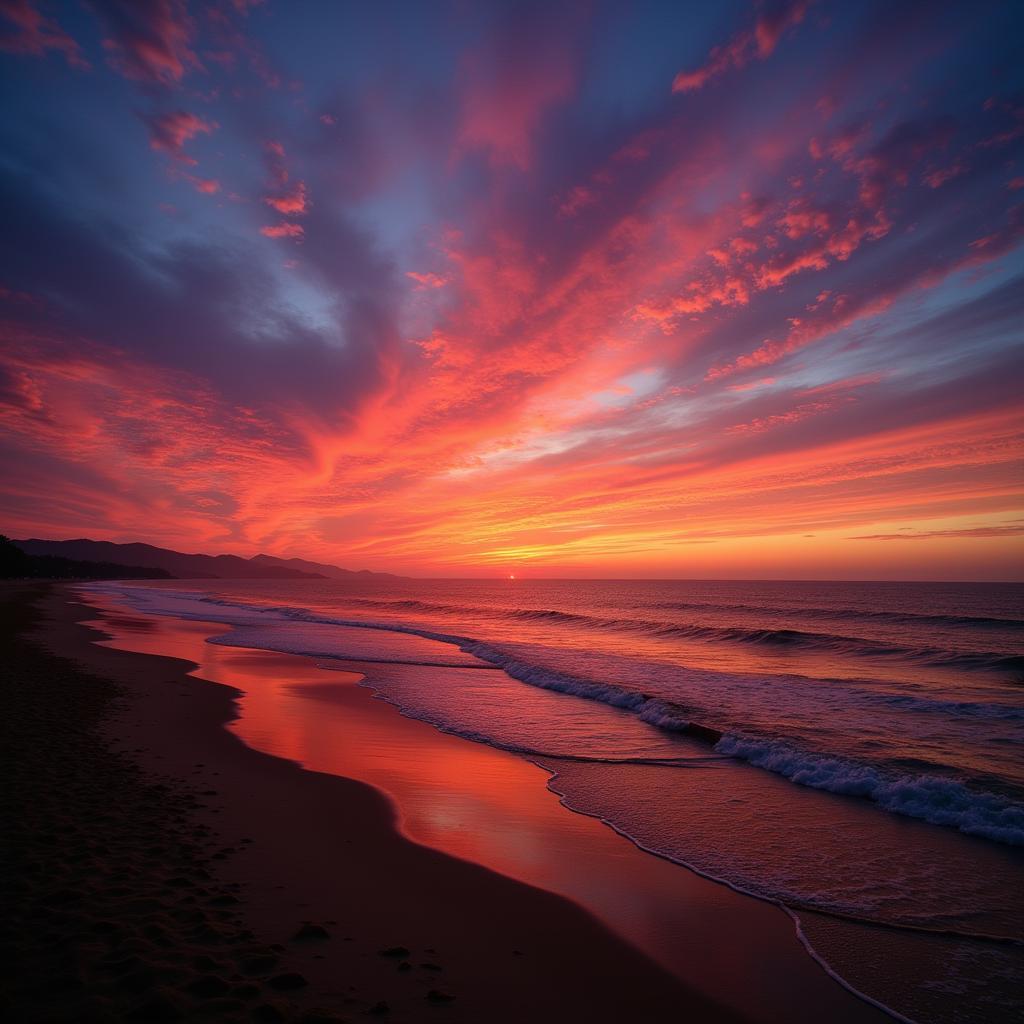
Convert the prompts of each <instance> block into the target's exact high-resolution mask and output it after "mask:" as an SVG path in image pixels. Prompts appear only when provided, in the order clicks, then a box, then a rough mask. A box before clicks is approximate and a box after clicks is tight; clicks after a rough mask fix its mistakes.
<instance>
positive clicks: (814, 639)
mask: <svg viewBox="0 0 1024 1024" xmlns="http://www.w3.org/2000/svg"><path fill="white" fill-rule="evenodd" d="M351 603H353V604H355V605H357V606H359V607H367V608H377V609H379V610H388V611H401V610H407V611H415V612H425V613H437V612H441V613H444V614H446V615H457V614H461V615H471V616H474V617H481V616H485V617H489V618H512V619H517V620H520V621H527V622H552V623H558V624H562V625H571V626H580V627H584V628H591V629H611V630H616V631H618V632H633V633H644V634H646V635H648V636H651V637H654V638H657V639H681V640H702V641H711V642H718V643H740V644H750V645H756V646H763V647H773V648H779V647H784V648H799V649H802V650H814V651H821V652H825V653H831V654H845V655H853V656H858V657H886V658H904V659H907V660H909V661H914V662H917V663H919V664H922V665H929V666H934V667H942V668H960V669H967V670H987V671H995V672H1005V673H1009V674H1017V675H1024V655H1019V654H1007V653H1005V652H1002V651H955V650H948V649H945V648H941V647H910V646H905V645H899V644H886V643H878V642H875V641H871V640H866V639H864V638H862V637H856V636H846V635H842V634H835V633H815V632H809V631H805V630H799V629H746V628H743V627H740V626H704V625H698V624H688V623H682V624H676V623H671V622H659V621H657V620H649V619H632V618H605V617H601V616H596V615H584V614H580V613H577V612H564V611H559V610H556V609H552V608H513V609H497V608H484V607H475V606H459V605H449V604H434V603H431V602H427V601H418V600H397V601H378V600H373V599H365V598H359V599H355V600H353V601H352V602H351ZM657 607H662V608H665V607H673V608H703V607H719V608H734V609H741V608H744V609H749V610H751V611H764V610H763V609H756V608H754V607H753V606H744V605H735V606H729V605H717V606H709V605H694V604H685V603H683V602H669V603H663V604H661V605H658V606H657ZM812 611H813V609H812ZM818 611H821V612H823V613H824V612H827V613H828V614H829V616H830V617H835V618H841V617H844V616H845V612H843V613H840V612H837V613H835V615H834V616H833V615H832V613H831V612H828V610H826V609H818ZM789 614H793V613H792V612H790V613H789ZM799 614H803V610H801V611H800V612H799ZM894 614H896V613H889V612H879V613H865V617H868V616H869V615H877V616H883V615H884V616H891V615H894ZM902 614H903V613H900V615H902ZM917 618H918V619H925V618H930V619H936V620H938V619H943V620H944V619H948V618H950V617H948V616H930V617H929V616H918V617H917ZM956 618H958V619H959V620H961V621H963V620H967V619H970V618H971V617H970V616H958V617H956ZM971 621H986V622H992V623H994V622H1001V623H1004V624H1006V623H1010V622H1012V621H1014V620H996V619H989V620H980V619H972V620H971ZM1022 625H1024V623H1022Z"/></svg>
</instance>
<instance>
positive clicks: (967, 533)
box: [849, 523, 1024, 540]
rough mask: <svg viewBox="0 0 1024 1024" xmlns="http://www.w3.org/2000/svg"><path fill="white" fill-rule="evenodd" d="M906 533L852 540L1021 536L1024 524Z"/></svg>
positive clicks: (865, 535)
mask: <svg viewBox="0 0 1024 1024" xmlns="http://www.w3.org/2000/svg"><path fill="white" fill-rule="evenodd" d="M907 530H908V532H906V533H867V534H860V535H858V536H856V537H850V538H849V539H850V540H937V539H938V540H946V539H949V538H961V537H971V538H979V539H982V540H984V539H987V538H991V537H1020V536H1022V535H1024V525H1021V524H1019V523H1006V524H1004V525H1002V526H970V527H965V528H964V529H960V530H920V531H913V532H910V528H909V527H908V528H907Z"/></svg>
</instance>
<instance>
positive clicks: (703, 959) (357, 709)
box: [90, 596, 864, 1021]
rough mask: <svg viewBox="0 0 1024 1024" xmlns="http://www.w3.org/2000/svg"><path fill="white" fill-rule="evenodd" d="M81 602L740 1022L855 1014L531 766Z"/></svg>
mask: <svg viewBox="0 0 1024 1024" xmlns="http://www.w3.org/2000/svg"><path fill="white" fill-rule="evenodd" d="M90 603H92V604H95V605H99V606H101V607H102V608H103V609H104V611H107V612H109V613H111V614H108V615H105V616H104V618H103V619H101V620H100V621H99V622H98V623H96V625H98V626H99V627H100V628H102V629H103V630H104V631H105V632H106V633H108V634H110V636H111V639H109V640H107V641H102V643H104V645H106V646H110V647H116V648H119V649H122V650H130V651H136V652H139V653H145V654H155V655H163V656H170V657H176V658H182V659H185V660H187V661H191V662H194V663H195V664H196V666H197V667H196V668H195V669H194V670H193V671H192V673H191V674H192V675H194V676H197V677H200V678H203V679H208V680H212V681H215V682H218V683H223V684H226V685H229V686H232V687H235V688H236V689H237V690H239V691H240V696H239V698H238V702H239V717H238V718H237V719H236V720H235V721H233V722H231V723H229V725H228V728H230V729H231V730H232V731H233V732H235V733H236V734H237V735H238V736H239V737H240V738H241V739H242V740H243V741H244V742H245V743H246V744H247V745H249V746H251V747H254V748H256V749H258V750H262V751H265V752H267V753H271V754H274V755H276V756H279V757H283V758H288V759H290V760H292V761H295V762H297V763H299V764H301V765H303V766H304V767H307V768H310V769H313V770H315V771H320V772H327V773H330V774H334V775H339V776H343V777H346V778H351V779H358V780H360V781H363V782H366V783H369V784H371V785H373V786H376V787H377V788H379V789H381V790H383V791H384V792H385V793H387V794H388V795H389V796H390V797H391V798H392V801H393V803H394V806H395V809H396V814H397V817H398V821H399V825H400V828H401V830H402V831H403V832H404V833H405V834H406V835H407V836H409V837H410V838H411V839H413V840H415V841H417V842H420V843H422V844H424V845H427V846H431V847H434V848H436V849H439V850H442V851H444V852H446V853H448V854H451V855H454V856H457V857H461V858H463V859H466V860H470V861H474V862H476V863H478V864H482V865H484V866H486V867H488V868H491V869H492V870H495V871H498V872H500V873H502V874H505V875H508V876H510V877H512V878H516V879H519V880H521V881H523V882H526V883H528V884H531V885H535V886H539V887H541V888H545V889H548V890H551V891H553V892H557V893H560V894H562V895H564V896H567V897H569V898H570V899H572V900H574V901H575V902H577V903H579V904H581V905H583V906H584V907H586V908H587V909H588V910H589V911H591V912H592V913H594V914H595V915H596V916H597V917H599V918H601V919H602V920H604V921H605V922H606V923H607V924H608V925H609V926H610V927H611V928H612V929H613V930H614V931H616V932H618V933H619V934H621V935H623V936H624V937H626V938H627V939H629V940H630V941H631V942H633V943H634V944H635V945H636V946H638V947H639V948H640V949H642V950H643V951H644V952H645V953H647V954H648V955H649V956H650V957H651V958H652V959H654V960H656V961H658V962H660V963H661V964H662V965H663V966H664V967H666V968H667V969H668V970H670V971H671V972H672V973H674V974H675V975H677V976H678V977H680V978H681V979H682V980H683V981H684V982H685V983H686V984H688V985H690V986H692V987H694V988H695V989H697V990H699V991H702V992H705V993H707V994H708V995H710V996H712V997H713V998H716V999H718V1000H721V999H722V997H723V993H728V995H729V1001H730V1002H731V1005H732V1006H733V1007H734V1008H735V1009H737V1010H739V1011H740V1012H742V1013H745V1014H749V1015H750V1017H751V1019H754V1020H788V1019H798V1018H799V1017H800V1016H801V1015H802V1014H805V1013H806V1012H807V1008H808V1006H812V1007H818V1009H819V1011H820V1012H819V1013H818V1018H819V1019H830V1020H834V1021H844V1020H861V1019H863V1010H864V1008H863V1006H862V1004H858V1003H857V1002H856V1001H855V1000H851V999H850V998H849V997H848V996H847V995H845V994H844V993H843V992H842V991H841V990H840V989H839V988H838V986H836V985H835V984H834V983H833V982H832V981H831V980H830V979H828V978H827V977H826V975H825V974H824V973H823V972H822V971H821V970H820V969H819V968H818V967H817V966H816V965H815V964H814V963H813V961H812V960H811V959H810V958H809V957H808V956H807V955H806V953H805V952H804V950H803V949H802V948H801V947H800V946H799V945H798V943H797V942H796V940H795V937H794V934H793V928H792V925H791V923H790V921H789V920H788V919H787V918H786V917H785V916H783V914H782V913H781V912H780V911H778V910H777V909H776V908H774V907H771V906H768V905H767V904H762V903H758V902H756V901H753V900H751V899H749V898H746V897H743V896H740V895H738V894H737V893H735V892H733V891H732V890H729V889H727V888H725V887H724V886H721V885H717V884H714V883H712V882H709V881H707V880H705V879H703V878H701V877H699V876H697V875H694V874H693V873H691V872H689V871H687V870H685V869H684V868H681V867H679V866H678V865H674V864H671V863H669V862H667V861H664V860H661V859H659V858H657V857H654V856H651V855H649V854H646V853H644V852H642V851H640V850H639V849H637V848H636V847H635V846H633V845H632V844H631V843H630V842H629V841H628V840H626V839H624V838H622V837H621V836H618V835H617V834H616V833H614V832H613V831H612V830H611V829H609V828H607V827H606V826H605V825H603V824H602V823H601V822H599V821H597V820H596V819H593V818H588V817H585V816H583V815H579V814H575V813H572V812H570V811H568V810H566V809H565V808H563V807H562V806H561V804H560V802H559V799H558V797H557V796H556V795H555V794H554V793H552V792H551V791H550V790H548V789H547V788H546V786H545V782H546V780H547V778H548V773H547V772H546V771H545V770H543V769H541V768H539V767H538V766H537V765H534V764H531V763H530V762H528V761H525V760H523V759H522V758H520V757H518V756H516V755H513V754H510V753H507V752H505V751H501V750H497V749H494V748H491V747H488V746H485V745H482V744H477V743H472V742H470V741H467V740H465V739H462V738H460V737H455V736H451V735H447V734H445V733H442V732H439V731H438V730H437V729H435V728H434V727H432V726H430V725H427V724H425V723H423V722H420V721H416V720H414V719H410V718H406V717H405V716H403V715H402V714H401V713H400V712H399V711H398V710H397V708H395V707H393V706H392V705H390V704H388V703H386V702H384V701H383V700H380V699H375V698H374V696H373V694H372V693H371V691H370V690H369V689H368V688H367V687H365V686H360V685H359V683H360V681H361V680H363V679H364V678H366V677H365V676H364V675H363V674H361V673H359V672H354V671H336V670H334V668H333V666H332V668H331V669H330V670H327V669H324V668H320V667H318V666H317V664H316V663H315V662H314V661H313V660H311V659H309V658H305V657H299V656H296V655H290V654H275V653H269V652H264V651H258V650H250V649H244V648H232V647H225V646H221V645H217V644H211V643H207V642H206V641H207V639H208V638H209V637H211V636H217V635H220V634H223V633H224V632H226V631H227V627H225V626H223V625H221V624H218V623H214V622H195V621H192V622H190V621H184V620H178V619H173V618H165V617H150V616H145V615H140V614H138V613H136V612H134V611H127V610H125V609H123V608H119V607H118V606H116V605H114V604H113V603H112V602H109V601H107V600H106V599H99V598H95V599H94V598H93V597H92V596H90ZM353 664H354V663H353ZM360 667H361V668H363V669H365V670H366V673H367V674H370V675H372V674H373V673H378V672H386V671H388V670H389V669H388V666H387V665H384V664H361V665H360ZM463 671H478V670H475V669H466V670H463ZM739 979H742V984H738V983H737V981H738V980H739Z"/></svg>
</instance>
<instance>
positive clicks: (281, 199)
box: [263, 181, 309, 216]
mask: <svg viewBox="0 0 1024 1024" xmlns="http://www.w3.org/2000/svg"><path fill="white" fill-rule="evenodd" d="M263 201H264V202H265V203H266V204H267V205H268V206H272V207H273V208H274V209H275V210H277V212H278V213H283V214H286V215H290V216H296V215H301V214H304V213H305V212H306V210H307V207H308V203H309V197H308V195H307V193H306V185H305V182H301V181H297V182H296V183H295V185H294V186H293V187H292V188H291V189H289V190H288V191H287V192H284V193H282V194H280V195H276V196H266V197H264V200H263Z"/></svg>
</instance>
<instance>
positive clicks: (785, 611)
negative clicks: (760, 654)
mask: <svg viewBox="0 0 1024 1024" xmlns="http://www.w3.org/2000/svg"><path fill="white" fill-rule="evenodd" d="M347 601H348V603H349V604H352V605H356V606H359V607H364V608H378V609H382V610H388V611H400V610H407V611H417V612H435V613H436V612H442V613H444V614H447V615H474V616H489V617H493V618H503V617H505V616H511V617H512V618H518V619H526V620H534V621H552V622H566V623H579V624H592V625H599V626H601V625H605V626H607V625H617V624H624V625H628V624H629V623H630V622H635V621H636V620H630V619H623V618H614V617H613V618H597V617H594V616H587V615H578V614H575V613H573V612H563V611H557V610H555V609H549V608H515V609H511V610H509V609H506V608H502V607H497V606H486V605H464V604H450V603H443V602H434V601H420V600H418V599H415V598H398V599H384V600H382V599H379V598H356V597H353V598H347ZM646 607H648V608H656V609H659V610H663V611H701V612H719V611H727V612H753V613H755V614H758V615H761V616H765V615H769V616H775V617H781V616H790V617H792V616H796V617H798V618H810V619H822V620H844V619H864V620H867V621H871V622H885V623H891V624H893V625H902V626H907V625H931V626H968V627H982V628H993V629H1006V630H1011V631H1020V632H1024V619H1013V618H1000V617H997V616H989V615H941V614H925V613H921V612H895V611H878V610H870V609H859V608H776V607H772V606H768V605H752V604H729V603H722V602H710V601H658V602H653V603H651V604H649V605H647V606H646Z"/></svg>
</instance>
